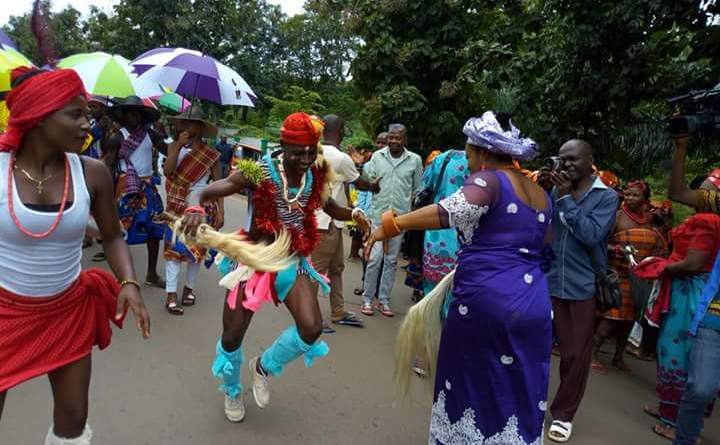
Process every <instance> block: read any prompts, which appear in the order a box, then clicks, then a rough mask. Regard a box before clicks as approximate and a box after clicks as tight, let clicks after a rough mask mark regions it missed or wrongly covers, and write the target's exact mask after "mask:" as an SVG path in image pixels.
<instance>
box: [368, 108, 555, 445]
mask: <svg viewBox="0 0 720 445" xmlns="http://www.w3.org/2000/svg"><path fill="white" fill-rule="evenodd" d="M463 132H464V133H465V135H466V136H467V137H468V140H467V145H466V149H465V152H466V155H467V158H468V167H469V169H470V171H471V175H470V176H469V178H468V179H467V180H466V181H465V184H464V185H463V187H462V188H461V189H460V190H458V191H457V192H456V193H454V194H453V195H451V196H449V197H447V198H446V199H443V200H441V201H440V202H439V203H438V204H433V205H430V206H427V207H424V208H422V209H419V210H416V211H414V212H411V213H408V214H405V215H402V216H394V215H393V214H391V213H388V214H386V215H384V217H383V225H382V226H381V227H380V228H378V229H377V230H375V231H374V232H373V234H372V235H371V237H370V239H369V240H368V243H367V247H366V252H367V251H369V250H367V249H370V248H372V245H373V243H374V242H376V241H382V240H386V239H388V238H391V237H394V236H398V235H399V234H400V233H401V232H402V231H403V230H421V229H439V228H448V227H454V228H456V229H457V232H458V236H459V240H460V244H461V247H460V250H459V253H458V264H457V268H456V269H455V271H454V272H452V273H450V274H449V275H448V276H447V277H446V278H445V279H443V281H441V283H440V284H439V285H438V286H437V287H436V288H435V290H433V291H432V292H431V293H430V294H428V295H427V296H426V297H425V299H423V300H422V301H421V302H420V303H418V304H417V305H415V307H413V309H412V310H411V311H410V314H408V317H407V318H406V321H405V323H404V324H403V327H402V329H401V333H400V335H399V338H398V349H397V350H398V361H397V368H396V379H397V381H398V383H400V386H401V387H402V386H403V382H405V385H406V383H407V379H408V377H407V375H409V374H410V372H411V370H410V364H411V363H412V360H413V358H414V357H415V355H416V354H420V355H421V356H422V358H423V359H424V360H427V362H426V363H427V364H428V365H429V367H430V372H431V374H433V373H434V368H435V367H437V372H436V373H434V374H436V377H435V397H434V403H433V407H432V418H431V422H430V437H429V443H430V444H432V445H436V444H443V445H449V444H470V443H472V444H474V445H489V444H493V445H496V444H498V445H499V444H502V445H530V444H533V445H537V444H540V443H542V432H543V420H544V417H545V409H546V398H547V390H548V377H549V368H550V349H551V340H552V327H551V304H550V296H549V293H548V287H547V283H546V281H545V274H544V272H543V268H542V267H541V266H542V265H543V258H544V254H545V253H546V252H547V246H548V241H549V229H550V217H551V215H552V208H551V202H550V199H549V197H548V196H547V194H546V193H545V192H544V191H543V190H542V189H541V188H540V187H539V186H538V185H536V184H535V183H534V182H532V181H531V180H530V179H528V178H527V177H526V176H525V175H524V174H523V173H522V172H520V171H519V170H518V169H517V168H515V167H514V166H513V158H514V159H518V160H521V161H523V160H529V159H532V158H534V157H535V156H536V155H537V153H538V152H537V146H536V144H535V142H533V141H532V140H531V139H527V138H524V137H522V136H521V135H520V131H519V130H518V129H517V128H516V127H515V126H513V125H512V123H511V122H510V117H509V116H508V115H507V114H500V113H499V114H497V115H496V114H495V113H493V112H490V111H488V112H486V113H484V114H483V115H482V117H479V118H471V119H470V120H468V122H467V123H466V124H465V127H464V129H463ZM451 286H452V298H451V299H448V297H449V293H450V292H449V288H450V287H451ZM444 301H450V303H449V305H448V308H447V312H446V316H445V320H444V323H443V324H442V334H441V339H440V345H439V352H438V356H437V360H436V361H435V360H433V353H432V352H431V351H432V350H433V349H435V350H436V349H437V343H436V344H435V345H434V348H433V345H432V344H431V343H432V339H433V338H437V336H439V334H433V333H432V331H433V330H435V331H438V330H439V329H440V327H441V324H440V315H439V314H440V313H441V310H442V308H443V302H444ZM435 303H437V304H435ZM433 316H435V319H434V320H433ZM429 320H432V321H431V322H428V321H429ZM408 333H409V334H408ZM417 344H420V346H419V347H417V346H416V345H417ZM413 348H414V349H413ZM423 351H425V352H426V353H423ZM401 389H403V388H401ZM404 389H406V388H404Z"/></svg>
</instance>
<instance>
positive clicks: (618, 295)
mask: <svg viewBox="0 0 720 445" xmlns="http://www.w3.org/2000/svg"><path fill="white" fill-rule="evenodd" d="M586 250H587V252H588V255H589V256H590V262H591V263H592V268H593V270H594V271H595V304H596V306H597V309H598V310H599V311H600V312H607V311H609V310H610V309H618V308H619V307H620V305H621V304H622V292H621V291H620V276H619V275H618V273H617V272H616V271H614V270H612V269H608V268H605V267H601V266H600V262H598V261H597V259H596V258H595V255H593V251H592V250H591V249H589V248H586Z"/></svg>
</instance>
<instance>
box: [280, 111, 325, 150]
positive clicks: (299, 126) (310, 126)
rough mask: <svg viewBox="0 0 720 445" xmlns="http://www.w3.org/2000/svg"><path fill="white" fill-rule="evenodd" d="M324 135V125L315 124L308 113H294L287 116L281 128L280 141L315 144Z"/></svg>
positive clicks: (294, 143)
mask: <svg viewBox="0 0 720 445" xmlns="http://www.w3.org/2000/svg"><path fill="white" fill-rule="evenodd" d="M321 135H322V126H319V125H315V123H313V121H312V117H311V116H310V115H309V114H307V113H302V112H301V113H293V114H291V115H290V116H288V117H286V118H285V121H284V122H283V125H282V128H280V141H281V142H282V143H283V144H290V145H302V146H307V145H310V146H314V145H317V143H318V141H319V140H320V136H321Z"/></svg>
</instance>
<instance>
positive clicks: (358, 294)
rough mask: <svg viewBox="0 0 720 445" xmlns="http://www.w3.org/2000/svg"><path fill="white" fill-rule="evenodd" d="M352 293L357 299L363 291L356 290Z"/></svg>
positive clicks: (360, 289)
mask: <svg viewBox="0 0 720 445" xmlns="http://www.w3.org/2000/svg"><path fill="white" fill-rule="evenodd" d="M353 293H354V294H355V295H357V296H358V297H359V296H360V295H362V294H363V290H362V288H357V289H355V290H354V291H353Z"/></svg>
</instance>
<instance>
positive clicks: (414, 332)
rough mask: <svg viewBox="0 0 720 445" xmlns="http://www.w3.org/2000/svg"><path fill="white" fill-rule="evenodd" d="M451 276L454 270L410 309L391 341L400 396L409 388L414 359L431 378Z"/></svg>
mask: <svg viewBox="0 0 720 445" xmlns="http://www.w3.org/2000/svg"><path fill="white" fill-rule="evenodd" d="M454 279H455V270H453V271H452V272H450V273H449V274H447V275H446V276H445V278H443V279H442V281H440V283H439V284H438V285H437V286H436V287H435V289H433V290H432V292H430V293H429V294H427V295H426V296H425V298H423V299H422V300H420V302H419V303H417V304H415V305H414V306H413V307H411V308H410V311H409V312H408V314H407V316H406V317H405V320H403V323H402V325H401V326H400V331H399V332H398V336H397V341H396V343H395V385H396V388H397V391H398V393H399V394H400V395H401V396H406V395H407V393H408V390H409V389H410V378H411V376H412V366H413V362H414V361H415V359H416V358H419V359H420V360H421V361H422V364H423V365H425V366H427V367H428V371H429V373H428V377H429V381H431V382H432V381H434V376H435V370H436V368H437V356H438V349H439V347H440V334H441V332H442V311H443V306H444V304H445V299H446V298H448V297H449V296H450V294H451V293H452V289H453V282H454Z"/></svg>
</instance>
